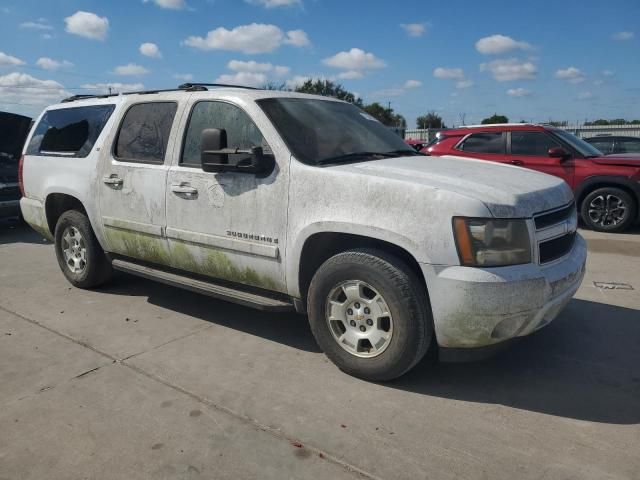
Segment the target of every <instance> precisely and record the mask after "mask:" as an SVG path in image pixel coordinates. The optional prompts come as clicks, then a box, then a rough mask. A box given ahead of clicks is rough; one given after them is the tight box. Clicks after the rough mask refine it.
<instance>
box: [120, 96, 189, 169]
mask: <svg viewBox="0 0 640 480" xmlns="http://www.w3.org/2000/svg"><path fill="white" fill-rule="evenodd" d="M177 109H178V104H177V103H175V102H150V103H139V104H137V105H133V106H132V107H130V108H129V110H127V113H126V114H125V116H124V119H123V121H122V125H120V130H119V131H118V136H117V137H116V146H115V149H114V152H113V153H114V155H115V157H116V158H117V159H118V160H123V161H126V162H142V163H159V164H162V163H164V156H165V154H166V152H167V144H168V143H169V134H170V133H171V125H173V118H174V117H175V115H176V110H177Z"/></svg>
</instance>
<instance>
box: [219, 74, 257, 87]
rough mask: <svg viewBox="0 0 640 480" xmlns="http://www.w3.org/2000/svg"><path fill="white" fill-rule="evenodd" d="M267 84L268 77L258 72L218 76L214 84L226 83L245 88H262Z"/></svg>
mask: <svg viewBox="0 0 640 480" xmlns="http://www.w3.org/2000/svg"><path fill="white" fill-rule="evenodd" d="M267 82H268V77H267V76H266V75H265V74H264V73H258V72H237V73H234V74H224V75H220V76H219V77H218V78H217V79H216V83H226V84H229V85H243V86H247V87H262V86H263V85H265V84H266V83H267Z"/></svg>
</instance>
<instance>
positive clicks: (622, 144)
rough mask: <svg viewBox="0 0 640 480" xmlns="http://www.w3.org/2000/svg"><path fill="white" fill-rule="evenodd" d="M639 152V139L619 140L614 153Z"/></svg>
mask: <svg viewBox="0 0 640 480" xmlns="http://www.w3.org/2000/svg"><path fill="white" fill-rule="evenodd" d="M638 152H640V138H639V139H638V140H627V139H625V140H619V141H618V142H617V145H616V153H638Z"/></svg>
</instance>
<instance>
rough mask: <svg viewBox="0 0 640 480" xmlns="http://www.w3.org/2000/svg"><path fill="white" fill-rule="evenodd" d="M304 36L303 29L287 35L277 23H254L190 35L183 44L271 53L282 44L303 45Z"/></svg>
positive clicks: (207, 48) (214, 48)
mask: <svg viewBox="0 0 640 480" xmlns="http://www.w3.org/2000/svg"><path fill="white" fill-rule="evenodd" d="M303 34H304V35H303ZM303 36H304V38H306V33H304V32H303V31H302V30H291V31H289V32H287V35H286V36H285V33H284V32H283V31H282V30H281V29H280V28H279V27H276V26H275V25H267V24H263V23H252V24H250V25H241V26H239V27H235V28H234V29H232V30H227V29H226V28H224V27H219V28H216V29H215V30H211V31H210V32H208V33H207V36H206V37H197V36H190V37H188V38H187V39H186V40H184V42H183V44H184V45H187V46H189V47H193V48H198V49H200V50H230V51H237V52H243V53H247V54H252V53H270V52H273V51H274V50H276V49H277V48H279V47H280V46H281V45H282V44H289V45H294V46H301V45H300V44H301V42H303ZM307 42H308V39H307Z"/></svg>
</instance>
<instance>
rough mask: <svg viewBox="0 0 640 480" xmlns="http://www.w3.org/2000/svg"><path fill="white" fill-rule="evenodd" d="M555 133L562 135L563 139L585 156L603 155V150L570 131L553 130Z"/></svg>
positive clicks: (558, 135)
mask: <svg viewBox="0 0 640 480" xmlns="http://www.w3.org/2000/svg"><path fill="white" fill-rule="evenodd" d="M553 133H554V135H556V136H557V137H560V138H561V139H562V140H564V141H565V142H567V143H568V144H569V145H571V146H572V147H573V148H575V149H576V150H577V151H578V152H580V154H581V155H582V156H583V157H601V156H602V152H601V151H600V150H598V149H597V148H596V147H594V146H593V145H591V144H589V143H587V142H585V141H584V140H582V139H581V138H578V137H576V136H575V135H574V134H572V133H569V132H567V131H565V130H560V129H557V130H555V129H554V130H553Z"/></svg>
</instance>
